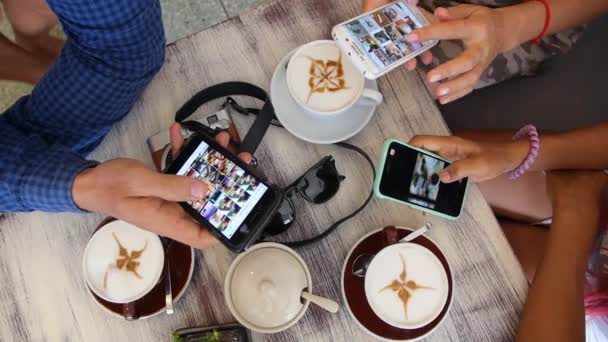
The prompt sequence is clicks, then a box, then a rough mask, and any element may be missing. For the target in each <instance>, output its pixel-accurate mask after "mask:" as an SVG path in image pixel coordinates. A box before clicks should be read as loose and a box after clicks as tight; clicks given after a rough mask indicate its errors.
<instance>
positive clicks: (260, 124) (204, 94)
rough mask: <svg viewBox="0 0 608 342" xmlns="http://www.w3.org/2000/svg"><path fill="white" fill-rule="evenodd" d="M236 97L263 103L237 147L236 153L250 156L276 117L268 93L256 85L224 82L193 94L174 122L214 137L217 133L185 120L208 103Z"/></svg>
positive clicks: (247, 112)
mask: <svg viewBox="0 0 608 342" xmlns="http://www.w3.org/2000/svg"><path fill="white" fill-rule="evenodd" d="M238 95H242V96H249V97H253V98H256V99H258V100H260V101H262V102H263V103H264V105H263V106H262V109H260V110H259V112H258V113H256V114H257V115H256V116H255V117H256V118H255V121H254V122H253V124H252V125H251V127H250V128H249V131H248V132H247V135H245V138H244V139H243V142H242V143H241V144H240V145H239V146H238V150H239V152H249V153H251V154H252V155H253V154H254V153H255V151H256V150H257V148H258V146H259V145H260V143H261V142H262V139H264V135H265V134H266V131H267V130H268V127H269V126H270V124H271V123H272V120H273V119H275V118H276V117H275V115H274V108H273V107H272V103H271V102H270V96H268V93H266V91H265V90H264V89H262V88H260V87H258V86H256V85H253V84H251V83H247V82H225V83H219V84H216V85H213V86H211V87H209V88H205V89H203V90H201V91H199V92H198V93H196V94H194V95H193V96H192V98H190V100H188V101H187V102H186V103H184V105H183V106H181V108H180V109H178V110H177V112H176V113H175V121H176V122H179V123H181V124H182V125H183V126H184V127H185V128H187V129H189V130H191V131H193V132H198V133H203V134H207V135H215V133H217V132H214V130H213V129H211V128H209V127H207V126H205V125H203V124H201V123H200V122H197V121H188V120H187V119H188V117H190V116H191V115H192V114H194V112H195V111H196V110H197V109H198V108H200V107H201V106H203V105H204V104H206V103H207V102H210V101H213V100H215V99H219V98H222V97H229V96H238ZM239 112H241V113H242V114H249V112H250V110H248V109H245V110H243V111H240V110H239Z"/></svg>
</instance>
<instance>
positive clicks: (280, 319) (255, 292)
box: [224, 242, 312, 333]
mask: <svg viewBox="0 0 608 342" xmlns="http://www.w3.org/2000/svg"><path fill="white" fill-rule="evenodd" d="M305 288H306V289H307V291H311V290H312V279H311V276H310V271H309V270H308V266H306V263H305V262H304V260H303V259H302V258H301V257H300V256H299V255H298V254H297V253H296V252H295V251H294V250H293V249H291V248H289V247H287V246H285V245H281V244H278V243H273V242H264V243H260V244H257V245H254V246H253V247H251V248H249V249H248V250H247V251H246V252H244V253H242V254H240V255H239V256H238V257H237V258H236V259H235V260H234V261H233V262H232V264H231V265H230V268H229V269H228V274H227V275H226V280H225V282H224V296H225V299H226V304H227V305H228V308H229V309H230V312H232V315H233V316H234V317H235V318H236V320H237V321H238V322H239V323H241V324H242V325H243V326H245V327H247V328H248V329H251V330H253V331H256V332H259V333H276V332H280V331H283V330H285V329H287V328H289V327H291V326H292V325H294V324H296V323H297V322H298V321H299V320H300V319H301V318H302V316H304V313H305V312H306V310H307V309H308V306H309V304H310V301H308V300H303V299H301V295H302V290H304V289H305Z"/></svg>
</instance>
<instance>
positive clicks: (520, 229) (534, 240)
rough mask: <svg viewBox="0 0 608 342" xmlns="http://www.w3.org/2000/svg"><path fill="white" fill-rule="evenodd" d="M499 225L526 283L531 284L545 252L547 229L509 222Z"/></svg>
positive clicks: (502, 222)
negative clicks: (524, 276)
mask: <svg viewBox="0 0 608 342" xmlns="http://www.w3.org/2000/svg"><path fill="white" fill-rule="evenodd" d="M500 225H501V227H502V229H503V231H504V232H505V235H506V237H507V240H509V244H510V245H511V248H513V252H514V253H515V256H516V257H517V260H519V263H520V264H521V267H522V268H523V269H524V273H525V274H526V278H527V279H528V283H532V281H533V280H534V276H535V275H536V270H537V269H538V266H539V265H540V262H541V260H542V257H543V253H544V252H545V246H546V245H547V239H548V237H549V229H548V228H545V227H535V226H531V225H527V224H521V223H515V222H511V221H501V222H500Z"/></svg>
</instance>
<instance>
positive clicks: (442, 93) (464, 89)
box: [407, 5, 502, 104]
mask: <svg viewBox="0 0 608 342" xmlns="http://www.w3.org/2000/svg"><path fill="white" fill-rule="evenodd" d="M435 18H436V19H437V20H438V21H437V22H435V23H433V24H431V25H429V26H426V27H422V28H420V29H417V30H414V31H413V32H412V33H410V34H409V35H408V37H407V39H408V40H409V41H410V42H424V41H428V40H462V42H463V43H464V52H463V53H462V54H461V55H460V56H458V57H457V58H455V59H453V60H451V61H448V62H446V63H444V64H442V65H440V66H438V67H437V68H435V69H433V70H431V71H429V73H428V74H427V75H426V77H427V80H428V82H430V83H434V82H439V81H444V82H442V83H441V84H440V85H439V86H438V87H436V88H435V95H436V96H437V97H438V98H439V102H440V103H442V104H446V103H449V102H452V101H454V100H456V99H459V98H461V97H463V96H465V95H467V94H469V93H470V92H471V91H473V87H474V86H475V85H476V84H477V82H478V81H479V79H480V78H481V75H482V73H483V72H484V71H485V70H486V69H487V68H488V66H489V65H490V63H491V62H492V61H493V60H494V58H496V56H497V55H498V53H499V52H501V51H502V34H501V27H502V25H501V24H500V15H499V14H498V12H497V10H493V9H490V8H487V7H483V6H478V5H458V6H454V7H449V8H443V7H439V8H437V9H436V10H435Z"/></svg>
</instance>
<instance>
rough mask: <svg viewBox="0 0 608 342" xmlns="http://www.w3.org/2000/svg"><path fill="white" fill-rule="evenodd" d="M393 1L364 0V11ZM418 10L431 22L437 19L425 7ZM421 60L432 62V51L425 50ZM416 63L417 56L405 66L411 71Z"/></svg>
mask: <svg viewBox="0 0 608 342" xmlns="http://www.w3.org/2000/svg"><path fill="white" fill-rule="evenodd" d="M393 1H394V0H363V13H367V12H369V11H372V10H374V9H376V8H378V7H381V6H384V5H387V4H390V3H391V2H393ZM405 1H406V2H407V4H408V5H410V6H417V5H418V0H405ZM418 10H420V12H422V14H424V16H425V17H426V19H427V20H428V21H430V22H431V23H432V22H435V21H436V20H435V18H434V17H433V15H432V14H430V13H429V12H427V11H426V10H425V9H423V8H418ZM420 60H422V63H424V65H428V64H431V62H432V61H433V54H432V53H431V52H430V51H425V52H423V53H422V54H421V55H420ZM416 65H417V63H416V58H412V59H410V60H409V61H407V62H405V67H406V68H407V70H409V71H412V70H414V69H416Z"/></svg>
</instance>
